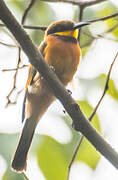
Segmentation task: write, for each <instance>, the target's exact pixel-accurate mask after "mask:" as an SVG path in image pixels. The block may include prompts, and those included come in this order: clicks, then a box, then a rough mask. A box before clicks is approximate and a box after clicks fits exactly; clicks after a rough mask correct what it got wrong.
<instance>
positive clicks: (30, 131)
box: [11, 20, 89, 172]
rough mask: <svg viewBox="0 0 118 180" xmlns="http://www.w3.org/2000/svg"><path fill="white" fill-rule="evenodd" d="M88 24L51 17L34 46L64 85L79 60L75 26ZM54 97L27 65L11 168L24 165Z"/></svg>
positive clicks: (44, 82)
mask: <svg viewBox="0 0 118 180" xmlns="http://www.w3.org/2000/svg"><path fill="white" fill-rule="evenodd" d="M88 24H89V23H88V22H78V23H75V22H74V21H71V20H61V21H55V22H53V23H51V24H50V25H49V26H48V27H47V29H46V31H45V35H44V40H43V41H42V42H41V44H40V46H39V47H38V50H39V51H40V53H41V54H42V56H43V57H44V60H45V61H46V63H48V65H49V66H50V67H51V68H52V69H53V70H54V72H55V73H56V75H57V77H58V78H59V80H60V81H61V82H62V83H63V85H64V86H65V87H66V86H67V84H68V83H69V82H71V81H72V79H73V76H74V74H75V72H76V71H77V68H78V65H79V62H80V57H81V49H80V46H79V43H78V29H79V28H81V27H82V26H86V25H88ZM55 99H56V98H55V96H54V95H53V92H52V90H51V89H50V88H49V87H48V84H47V83H46V80H45V79H44V78H42V76H41V74H40V73H39V72H38V71H37V70H36V69H35V67H34V66H33V65H30V68H29V74H28V80H27V83H26V88H25V96H24V101H23V109H22V121H24V120H25V124H24V127H23V130H22V132H21V136H20V139H19V142H18V145H17V148H16V151H15V153H14V156H13V159H12V163H11V166H12V169H13V170H15V171H17V172H22V171H24V170H26V169H27V156H28V152H29V149H30V145H31V142H32V139H33V136H34V133H35V129H36V126H37V124H38V122H39V120H40V119H41V118H42V116H43V115H44V113H45V112H46V111H47V109H48V107H49V106H50V105H51V104H52V103H53V101H54V100H55Z"/></svg>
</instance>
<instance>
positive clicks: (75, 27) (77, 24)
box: [73, 22, 90, 29]
mask: <svg viewBox="0 0 118 180" xmlns="http://www.w3.org/2000/svg"><path fill="white" fill-rule="evenodd" d="M89 24H90V23H89V22H79V23H76V24H74V26H73V29H79V28H81V27H82V26H86V25H89Z"/></svg>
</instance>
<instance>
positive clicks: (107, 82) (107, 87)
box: [89, 52, 118, 121]
mask: <svg viewBox="0 0 118 180" xmlns="http://www.w3.org/2000/svg"><path fill="white" fill-rule="evenodd" d="M117 57H118V52H117V53H116V55H115V57H114V60H113V62H112V64H111V66H110V69H109V72H108V75H107V79H106V83H105V87H104V91H103V94H102V96H101V98H100V100H99V102H98V104H97V105H96V107H95V108H94V111H93V112H92V114H91V116H90V117H89V121H91V119H92V118H93V116H94V115H95V113H96V111H97V109H98V107H99V105H100V103H101V101H102V100H103V98H104V96H105V94H106V92H107V90H108V89H109V79H110V75H111V71H112V68H113V65H114V63H115V61H116V59H117Z"/></svg>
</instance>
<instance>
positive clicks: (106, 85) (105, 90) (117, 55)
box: [67, 52, 118, 180]
mask: <svg viewBox="0 0 118 180" xmlns="http://www.w3.org/2000/svg"><path fill="white" fill-rule="evenodd" d="M117 57H118V52H117V53H116V55H115V57H114V60H113V62H112V64H111V66H110V69H109V72H108V75H107V79H106V83H105V87H104V91H103V94H102V96H101V98H100V100H99V102H98V104H97V105H96V107H95V108H94V111H93V112H92V114H91V116H90V117H89V121H91V120H92V119H93V117H94V115H95V113H96V112H97V109H98V107H99V106H100V104H101V102H102V100H103V98H104V96H105V94H106V92H107V90H108V88H109V86H108V84H109V80H110V75H111V71H112V68H113V65H114V63H115V61H116V59H117ZM83 138H84V136H83V135H81V137H80V139H79V143H78V145H77V146H76V148H75V151H74V154H73V156H72V160H71V162H70V164H69V166H68V177H67V180H69V175H70V170H71V166H72V164H73V162H74V160H75V157H76V155H77V152H78V150H79V148H80V145H81V143H82V141H83Z"/></svg>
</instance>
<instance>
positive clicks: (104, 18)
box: [87, 12, 118, 23]
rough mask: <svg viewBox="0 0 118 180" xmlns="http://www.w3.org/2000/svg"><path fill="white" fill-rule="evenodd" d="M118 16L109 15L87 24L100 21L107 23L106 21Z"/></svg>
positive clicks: (115, 14)
mask: <svg viewBox="0 0 118 180" xmlns="http://www.w3.org/2000/svg"><path fill="white" fill-rule="evenodd" d="M116 16H118V12H117V13H114V14H111V15H108V16H105V17H102V18H97V19H93V20H89V21H87V22H90V23H94V22H98V21H105V20H108V19H111V18H115V17H116Z"/></svg>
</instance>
